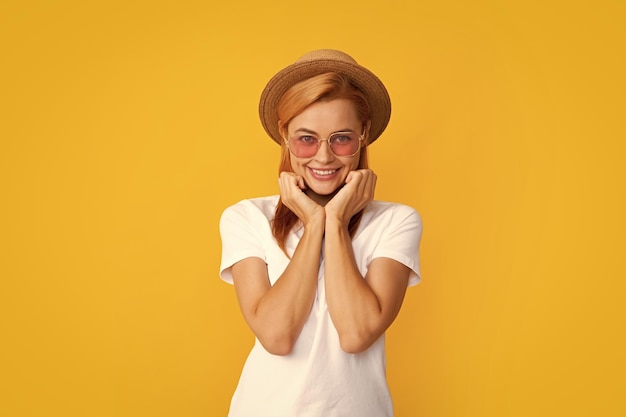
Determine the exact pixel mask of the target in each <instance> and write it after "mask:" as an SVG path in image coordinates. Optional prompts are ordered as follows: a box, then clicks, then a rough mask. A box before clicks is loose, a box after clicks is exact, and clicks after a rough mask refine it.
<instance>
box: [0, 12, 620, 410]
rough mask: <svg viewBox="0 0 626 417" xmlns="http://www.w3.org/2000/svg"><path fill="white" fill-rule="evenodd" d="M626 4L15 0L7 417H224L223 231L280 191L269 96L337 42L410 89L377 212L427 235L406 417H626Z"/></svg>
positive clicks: (248, 340)
mask: <svg viewBox="0 0 626 417" xmlns="http://www.w3.org/2000/svg"><path fill="white" fill-rule="evenodd" d="M215 3H218V4H215ZM625 8H626V7H625V3H624V2H623V1H617V0H616V1H593V2H592V1H568V2H565V1H563V2H554V1H512V2H497V1H487V0H480V1H467V2H465V1H452V0H445V1H439V2H436V1H420V0H417V1H399V0H388V1H385V2H383V1H379V0H376V1H364V0H358V1H357V0H353V1H349V2H342V1H340V0H319V1H317V2H292V1H285V0H277V1H272V2H257V1H249V2H237V1H232V2H212V1H196V2H189V1H176V2H174V1H172V2H169V3H163V2H154V1H150V2H149V1H141V2H137V1H125V2H120V1H115V2H111V1H107V2H105V1H102V2H83V1H75V2H68V1H49V2H48V1H38V2H37V1H33V2H29V1H26V2H23V1H14V0H8V1H7V0H4V1H3V2H2V3H1V4H0V19H1V20H0V42H1V45H0V83H1V84H2V86H1V89H0V120H1V123H0V137H1V142H0V144H1V145H0V174H1V177H0V178H1V180H0V181H2V184H1V189H0V192H1V195H2V204H1V206H0V207H1V209H0V210H1V211H2V215H1V220H0V234H1V239H2V246H1V248H0V249H1V254H0V274H1V287H0V309H1V310H2V311H1V315H0V323H1V328H0V332H1V333H0V335H1V337H2V342H1V344H0V349H1V350H2V352H1V355H0V358H1V359H0V379H1V383H2V387H1V388H0V415H2V416H7V417H13V416H41V417H44V416H45V417H50V416H64V417H74V416H81V417H83V416H90V417H97V416H116V417H117V416H119V417H134V416H155V417H161V416H190V417H192V416H198V417H200V416H224V415H225V413H226V410H227V408H228V403H229V400H230V395H231V393H232V391H233V389H234V387H235V384H236V382H237V379H238V376H239V372H240V369H241V365H242V363H243V361H244V359H245V355H246V354H247V351H248V349H249V348H250V346H251V344H252V341H253V340H252V336H251V333H250V332H249V331H248V329H247V328H246V326H245V324H244V322H243V320H242V319H241V316H240V313H239V310H238V307H237V305H236V300H235V296H234V293H233V289H232V287H230V286H228V285H226V284H224V283H222V282H221V281H220V280H219V278H218V266H219V257H220V240H219V234H218V219H219V216H220V214H221V211H222V210H223V209H224V208H225V207H226V206H228V205H230V204H232V203H234V202H236V201H238V200H239V199H242V198H246V197H254V196H260V195H268V194H275V193H276V192H277V186H276V176H277V172H276V169H277V163H278V147H277V146H276V145H275V144H273V142H271V141H270V140H269V139H268V138H267V137H266V135H265V133H264V132H263V130H262V128H261V126H260V124H259V122H258V117H257V113H256V111H257V110H256V109H257V100H258V96H259V94H260V92H261V90H262V88H263V86H264V84H265V82H266V81H267V80H268V79H269V78H270V77H271V76H272V75H273V74H274V73H275V72H276V71H277V70H278V69H280V68H282V67H283V66H285V65H288V64H290V63H291V62H293V61H294V60H295V59H296V58H297V57H298V56H300V55H301V54H303V53H304V52H306V51H308V50H311V49H315V48H320V47H331V48H338V49H344V50H346V51H347V52H349V53H350V54H352V55H353V56H354V57H355V58H356V59H357V60H359V62H361V63H362V64H364V65H366V66H367V67H369V68H371V69H372V70H373V71H374V72H376V73H377V74H378V75H379V76H380V77H381V78H382V79H383V80H384V82H385V83H386V85H387V86H388V89H389V91H390V93H391V96H392V100H393V115H392V120H391V123H390V125H389V128H388V130H387V131H386V132H385V133H384V135H383V137H382V138H381V139H380V140H379V141H378V142H377V143H375V144H374V145H373V146H372V148H371V160H372V164H371V165H372V167H373V169H374V170H375V171H376V172H377V173H378V175H379V185H378V189H377V198H378V199H383V200H392V201H400V202H404V203H407V204H410V205H412V206H414V207H415V208H416V209H418V210H419V211H420V213H421V214H422V216H423V219H424V224H425V233H424V237H423V241H422V268H423V271H422V272H423V282H422V283H421V284H420V285H419V286H418V287H416V288H412V289H410V291H409V293H408V296H407V299H406V302H405V305H404V307H403V310H402V312H401V314H400V316H399V318H398V320H397V321H396V323H394V325H393V327H392V328H391V329H390V331H389V334H388V373H389V382H390V385H391V389H392V394H393V397H394V400H395V405H396V411H397V415H398V416H399V417H407V416H427V417H456V416H556V415H567V416H624V415H626V399H625V396H624V394H625V388H626V382H625V380H624V375H625V374H626V360H625V354H624V352H625V351H626V346H625V342H624V338H623V332H624V327H625V324H626V323H625V317H626V311H625V309H624V301H623V299H624V295H625V291H624V290H625V285H624V279H625V278H626V274H625V272H626V268H625V266H624V249H625V245H624V234H625V232H626V230H625V222H624V220H623V216H624V212H625V207H624V200H625V199H624V188H625V187H624V181H625V179H626V178H625V177H626V176H625V172H624V168H623V159H624V156H625V145H624V140H625V139H626V135H625V134H624V133H625V132H624V110H625V108H624V107H625V106H624V97H625V88H624V87H625V85H624V84H625V82H624V74H625V73H626V68H625V65H624V52H625V51H624V45H625V42H624V41H625V33H626V30H625V29H624V22H625V21H626V10H625Z"/></svg>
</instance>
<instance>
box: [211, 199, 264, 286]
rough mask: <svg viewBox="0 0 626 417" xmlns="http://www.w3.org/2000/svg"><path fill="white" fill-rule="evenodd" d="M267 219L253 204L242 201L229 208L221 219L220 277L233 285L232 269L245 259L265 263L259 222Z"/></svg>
mask: <svg viewBox="0 0 626 417" xmlns="http://www.w3.org/2000/svg"><path fill="white" fill-rule="evenodd" d="M264 219H265V217H264V216H263V215H262V214H261V212H260V211H258V209H256V208H255V207H254V205H252V204H251V203H248V202H246V201H245V200H244V201H241V202H239V203H237V204H235V205H233V206H230V207H228V208H227V209H226V210H224V212H223V213H222V217H221V218H220V235H221V237H222V260H221V264H220V277H221V278H222V279H223V280H224V281H226V282H228V283H229V284H232V283H233V276H232V273H231V267H232V266H233V265H234V264H236V263H237V262H239V261H241V260H242V259H245V258H250V257H257V258H261V259H263V260H264V261H265V249H264V245H263V239H262V236H261V234H260V231H259V229H260V226H261V224H259V222H261V221H263V220H264Z"/></svg>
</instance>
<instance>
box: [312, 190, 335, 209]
mask: <svg viewBox="0 0 626 417" xmlns="http://www.w3.org/2000/svg"><path fill="white" fill-rule="evenodd" d="M338 191H339V189H337V190H335V191H333V192H332V193H331V194H318V193H316V192H315V191H313V190H311V189H310V188H307V189H306V191H305V192H304V193H305V194H306V195H307V196H308V197H309V198H310V199H311V200H313V201H315V202H316V203H317V204H319V205H320V206H322V207H324V206H326V204H327V203H328V202H329V201H330V200H331V199H332V198H333V197H334V196H335V194H337V192H338Z"/></svg>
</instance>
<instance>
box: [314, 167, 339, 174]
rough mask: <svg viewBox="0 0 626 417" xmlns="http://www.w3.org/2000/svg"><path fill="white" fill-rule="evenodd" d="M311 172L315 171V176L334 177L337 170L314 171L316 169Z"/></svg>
mask: <svg viewBox="0 0 626 417" xmlns="http://www.w3.org/2000/svg"><path fill="white" fill-rule="evenodd" d="M311 171H313V173H314V174H315V175H332V174H334V173H335V172H337V170H336V169H314V168H311Z"/></svg>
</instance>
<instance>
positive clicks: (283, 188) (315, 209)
mask: <svg viewBox="0 0 626 417" xmlns="http://www.w3.org/2000/svg"><path fill="white" fill-rule="evenodd" d="M278 187H279V188H280V199H281V200H282V202H283V204H284V205H286V206H287V207H288V208H289V209H290V210H291V211H293V212H294V213H295V215H296V216H298V218H299V219H300V221H301V222H302V223H303V224H304V226H306V225H308V224H309V223H310V222H311V221H316V220H317V221H321V222H322V224H323V223H324V221H325V216H326V212H325V210H324V207H322V206H320V205H319V204H317V203H316V202H315V201H313V200H312V199H311V198H309V196H307V195H306V194H305V193H304V190H305V189H306V184H305V183H304V179H303V178H302V177H301V176H299V175H296V174H294V173H293V172H285V171H283V172H281V173H280V176H279V177H278Z"/></svg>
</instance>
